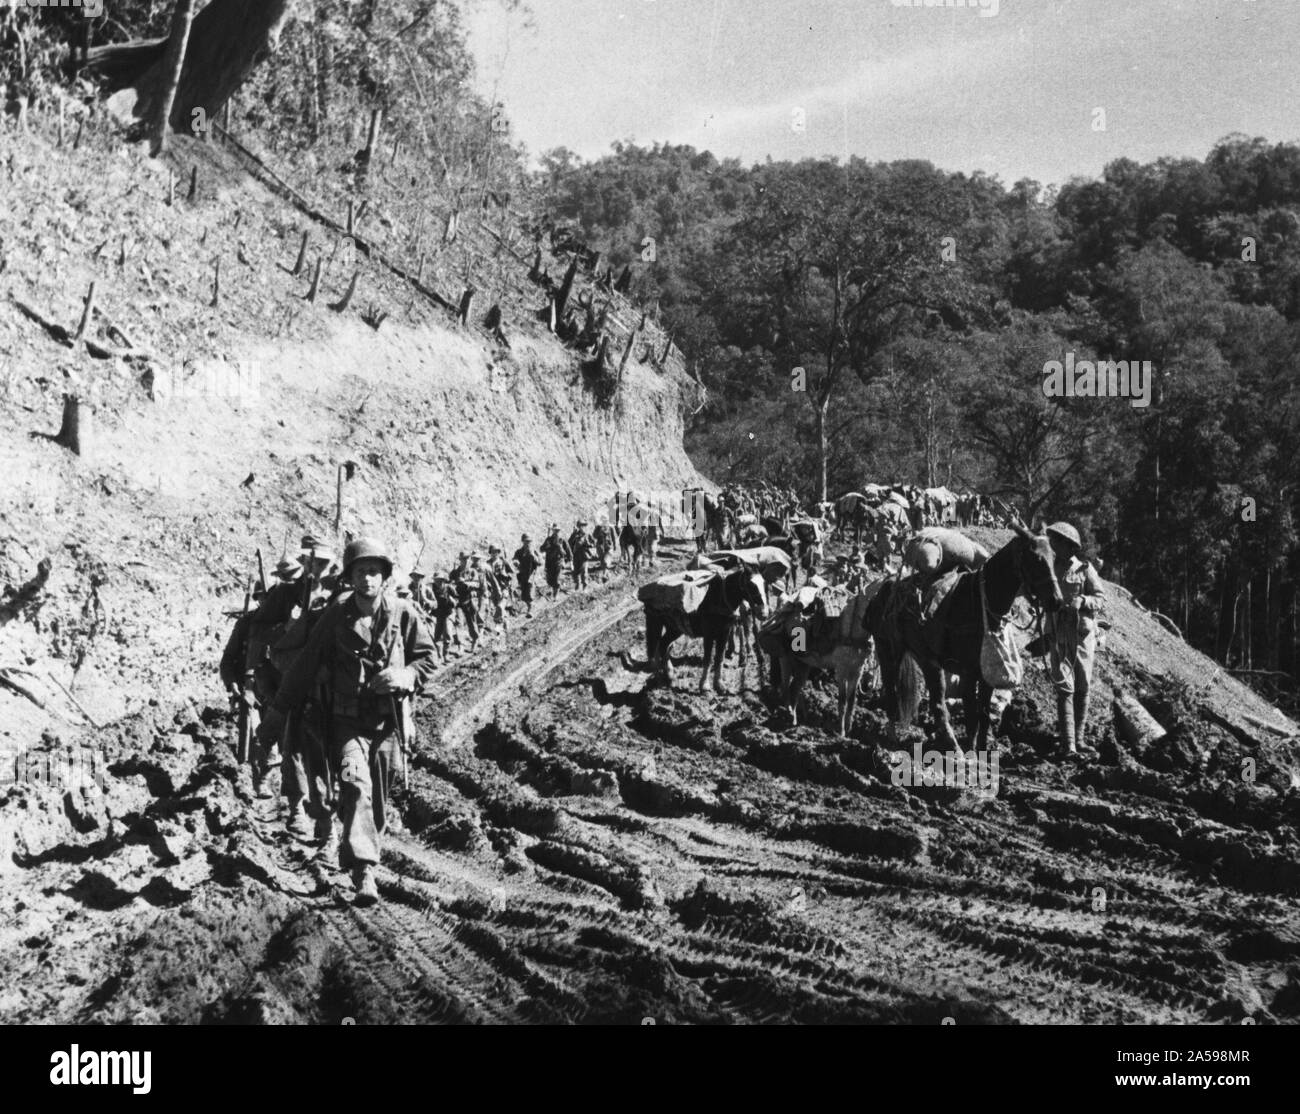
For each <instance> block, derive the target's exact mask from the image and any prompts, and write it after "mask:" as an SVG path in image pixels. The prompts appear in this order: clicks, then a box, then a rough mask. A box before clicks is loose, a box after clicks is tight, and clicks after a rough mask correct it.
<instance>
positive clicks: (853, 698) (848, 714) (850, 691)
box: [840, 658, 866, 738]
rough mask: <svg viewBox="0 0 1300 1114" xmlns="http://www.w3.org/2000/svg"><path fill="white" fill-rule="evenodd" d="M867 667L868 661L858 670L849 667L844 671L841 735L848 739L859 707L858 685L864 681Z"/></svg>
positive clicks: (841, 684)
mask: <svg viewBox="0 0 1300 1114" xmlns="http://www.w3.org/2000/svg"><path fill="white" fill-rule="evenodd" d="M865 666H866V659H865V658H864V659H863V660H862V664H861V665H860V666H859V667H858V668H856V669H855V668H853V666H852V664H850V665H849V667H848V668H847V670H844V672H843V676H842V679H841V680H840V709H841V713H840V734H841V735H843V736H844V737H845V738H848V734H849V731H850V730H851V729H852V727H853V713H854V712H855V711H856V710H857V707H858V684H859V682H860V681H861V680H862V670H863V668H864V667H865Z"/></svg>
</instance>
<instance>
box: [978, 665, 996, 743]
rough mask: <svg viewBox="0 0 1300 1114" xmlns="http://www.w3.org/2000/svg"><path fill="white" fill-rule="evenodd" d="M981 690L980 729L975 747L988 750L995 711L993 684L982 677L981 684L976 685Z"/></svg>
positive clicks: (979, 703) (979, 701) (979, 702)
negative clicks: (993, 711)
mask: <svg viewBox="0 0 1300 1114" xmlns="http://www.w3.org/2000/svg"><path fill="white" fill-rule="evenodd" d="M976 688H977V689H978V690H979V699H978V700H977V702H976V703H977V704H978V705H979V730H978V731H977V732H976V733H975V747H976V749H977V750H987V749H988V745H989V731H990V730H991V729H992V726H993V713H992V710H991V707H990V706H991V705H992V703H993V686H992V685H989V684H986V683H985V681H984V678H983V677H981V678H980V681H979V684H978V685H976Z"/></svg>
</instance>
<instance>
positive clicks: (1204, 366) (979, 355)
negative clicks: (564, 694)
mask: <svg viewBox="0 0 1300 1114" xmlns="http://www.w3.org/2000/svg"><path fill="white" fill-rule="evenodd" d="M541 161H542V168H541V171H540V174H539V179H540V184H541V188H542V190H543V198H544V202H545V205H546V207H547V208H548V209H549V210H550V211H551V212H552V213H553V214H554V215H555V216H556V217H557V218H558V219H561V220H564V221H568V222H571V223H572V224H573V225H574V226H575V227H576V228H577V229H578V230H580V233H579V234H580V235H581V236H583V237H584V238H586V239H587V240H589V241H590V242H592V244H593V246H595V247H598V248H601V249H603V250H606V251H608V252H609V253H610V259H611V262H613V263H614V264H615V265H616V266H619V265H621V264H623V263H625V262H629V261H631V262H635V263H636V265H637V266H636V269H637V271H638V277H637V280H636V282H637V287H636V289H637V292H638V295H639V296H640V297H641V298H642V299H644V300H645V301H646V302H651V303H657V304H658V305H659V307H660V310H661V312H662V314H663V315H664V318H665V319H666V321H667V322H668V323H669V325H670V327H672V328H673V329H675V331H676V335H677V338H678V341H679V343H680V344H681V346H682V348H683V350H684V351H686V352H687V354H688V355H689V356H690V357H691V359H693V360H694V361H695V367H696V369H697V371H698V373H699V375H700V376H701V378H702V380H703V382H704V383H705V384H706V385H707V386H708V388H709V390H710V403H709V405H708V406H707V407H706V408H705V409H704V410H703V411H701V412H700V413H699V414H698V415H697V417H696V420H695V424H694V426H693V427H692V429H691V434H690V437H691V440H690V444H689V447H690V449H691V452H692V454H693V457H694V459H696V460H697V461H698V462H699V464H700V466H701V468H702V469H703V470H704V471H705V472H707V473H709V474H711V475H712V476H714V477H715V478H716V479H717V480H718V481H720V482H722V481H726V480H735V481H739V482H750V481H756V480H768V481H771V482H774V483H777V484H782V485H786V484H792V485H794V486H796V487H797V488H798V489H799V490H800V491H801V494H803V495H804V496H806V497H807V498H809V499H811V498H822V497H824V496H829V497H830V498H834V497H836V496H837V495H840V494H842V493H843V492H845V491H848V490H851V489H853V488H855V487H857V486H859V485H861V484H862V483H864V482H866V481H871V480H897V481H907V482H914V483H921V484H925V485H931V484H937V483H941V484H945V485H947V486H949V487H953V488H966V487H969V488H974V489H977V490H981V491H984V492H988V493H990V494H997V495H1000V496H1002V497H1003V498H1005V499H1007V500H1008V501H1010V502H1011V503H1013V505H1015V506H1017V507H1018V508H1019V510H1020V512H1021V513H1022V515H1024V517H1025V518H1026V519H1027V520H1028V519H1031V518H1034V517H1045V518H1048V519H1055V518H1060V517H1065V518H1069V519H1071V520H1072V521H1074V522H1076V523H1077V524H1078V525H1079V526H1080V528H1081V529H1082V531H1083V532H1084V534H1085V537H1086V538H1087V540H1088V542H1089V544H1090V546H1091V547H1092V549H1093V551H1094V552H1095V553H1096V554H1097V555H1098V556H1100V557H1102V558H1103V559H1104V561H1105V567H1106V570H1107V573H1108V575H1110V576H1112V577H1113V578H1115V579H1117V580H1119V581H1120V582H1122V583H1124V584H1125V585H1126V586H1128V587H1129V588H1130V589H1131V590H1133V591H1134V592H1136V593H1137V594H1138V595H1139V597H1140V598H1141V599H1143V600H1144V601H1145V602H1146V603H1147V604H1148V606H1150V607H1152V608H1154V609H1156V610H1158V611H1160V612H1161V613H1162V614H1163V615H1164V616H1166V617H1167V618H1168V619H1169V620H1170V621H1171V622H1172V623H1173V624H1175V625H1176V626H1177V627H1178V628H1179V629H1180V630H1181V631H1182V632H1183V633H1184V634H1185V635H1186V636H1187V637H1188V639H1189V640H1190V641H1192V642H1194V643H1195V644H1197V645H1198V646H1200V647H1201V648H1203V649H1206V650H1207V651H1209V652H1211V653H1213V654H1214V656H1215V657H1216V658H1218V660H1220V661H1223V662H1225V663H1226V664H1227V665H1228V666H1230V667H1232V668H1233V669H1234V670H1236V671H1238V672H1240V673H1241V674H1242V675H1244V676H1248V677H1250V678H1251V679H1252V680H1253V681H1254V682H1256V683H1258V684H1259V685H1260V686H1261V687H1262V688H1264V689H1265V690H1266V691H1269V692H1270V693H1273V694H1275V695H1278V696H1279V697H1280V698H1282V699H1287V698H1288V697H1290V698H1292V699H1293V698H1294V677H1295V672H1296V667H1297V627H1296V611H1297V601H1296V578H1297V573H1298V572H1300V549H1298V548H1297V536H1296V525H1295V518H1296V509H1297V478H1298V477H1300V462H1298V461H1297V458H1296V452H1295V447H1296V445H1297V443H1298V440H1300V439H1298V437H1297V433H1298V431H1300V409H1298V407H1297V404H1298V403H1300V380H1298V378H1297V367H1298V364H1297V350H1298V346H1300V147H1297V146H1295V145H1291V144H1277V145H1273V144H1270V143H1268V142H1266V141H1265V140H1263V139H1252V138H1248V137H1245V136H1239V135H1234V136H1229V137H1227V138H1225V139H1224V140H1222V141H1221V142H1220V143H1219V144H1218V145H1217V146H1215V148H1214V149H1213V150H1212V151H1211V152H1210V153H1209V155H1208V156H1207V157H1206V158H1205V159H1204V160H1196V159H1161V160H1159V161H1157V162H1155V163H1152V164H1149V165H1139V164H1138V163H1135V162H1132V161H1130V160H1119V161H1116V162H1114V163H1112V164H1111V165H1109V166H1108V167H1106V169H1105V172H1104V173H1103V175H1102V176H1101V178H1100V180H1095V181H1094V180H1084V179H1076V180H1072V181H1070V182H1068V183H1067V184H1065V185H1064V186H1063V187H1060V188H1059V189H1057V188H1047V189H1044V188H1043V187H1042V186H1041V185H1040V184H1039V183H1037V182H1033V181H1020V182H1017V183H1015V185H1013V186H1011V187H1010V188H1007V187H1006V186H1004V185H1003V184H1002V183H1000V182H999V181H998V180H996V179H994V178H990V177H987V176H985V175H982V174H974V175H964V174H950V173H945V172H944V171H941V170H938V169H936V168H935V167H934V166H932V165H930V164H929V163H924V162H914V161H908V162H895V163H891V164H888V165H885V164H881V163H871V162H869V161H867V160H864V159H860V158H854V159H852V160H851V161H850V162H849V163H848V164H847V165H845V164H842V163H838V162H836V161H813V160H806V161H803V162H799V163H775V162H770V161H769V162H768V163H766V164H765V165H759V166H755V167H752V168H749V169H746V168H744V167H742V166H741V165H740V164H739V163H737V162H735V161H734V160H723V161H719V160H718V159H716V158H714V157H713V156H712V155H711V154H709V153H708V152H702V151H696V150H693V149H691V148H689V147H673V146H654V147H651V148H641V147H637V146H631V145H624V144H615V146H614V148H613V151H612V153H611V154H609V155H608V156H606V157H604V158H602V159H599V160H596V161H594V162H588V163H582V162H580V161H579V160H577V159H576V158H575V157H574V156H573V155H572V154H571V153H570V152H568V151H565V150H558V151H553V152H549V153H547V154H546V155H544V156H543V157H542V160H541ZM1070 354H1073V358H1074V359H1076V360H1079V361H1083V360H1097V359H1102V360H1126V361H1131V362H1136V361H1150V364H1151V372H1152V374H1151V382H1150V385H1149V387H1150V392H1151V394H1150V401H1149V405H1145V406H1141V405H1133V404H1132V403H1133V401H1134V400H1130V399H1122V398H1091V397H1079V398H1056V397H1053V398H1049V397H1047V396H1046V394H1045V392H1044V389H1043V388H1044V378H1045V376H1044V368H1045V365H1046V364H1047V363H1048V362H1049V361H1063V362H1064V361H1066V360H1067V357H1069V355H1070ZM1286 675H1289V676H1286Z"/></svg>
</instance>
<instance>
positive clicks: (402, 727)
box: [388, 696, 411, 789]
mask: <svg viewBox="0 0 1300 1114" xmlns="http://www.w3.org/2000/svg"><path fill="white" fill-rule="evenodd" d="M388 699H389V702H390V703H391V704H392V707H393V721H394V722H395V723H396V724H397V745H398V747H399V749H400V750H401V752H402V788H403V789H406V788H407V787H408V781H407V776H406V750H407V747H408V746H409V745H410V738H411V729H410V723H409V722H408V720H407V717H408V716H409V715H410V714H411V705H410V701H409V698H408V697H405V696H390V697H389V698H388Z"/></svg>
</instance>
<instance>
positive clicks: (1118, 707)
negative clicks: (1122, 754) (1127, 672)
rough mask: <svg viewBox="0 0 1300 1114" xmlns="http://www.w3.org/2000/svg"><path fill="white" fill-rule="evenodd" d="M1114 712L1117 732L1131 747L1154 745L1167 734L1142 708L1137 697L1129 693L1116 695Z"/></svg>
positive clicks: (1153, 717) (1158, 722)
mask: <svg viewBox="0 0 1300 1114" xmlns="http://www.w3.org/2000/svg"><path fill="white" fill-rule="evenodd" d="M1114 710H1115V727H1116V730H1118V732H1119V734H1120V737H1121V738H1123V739H1124V741H1125V742H1127V743H1129V744H1131V745H1135V746H1142V745H1145V744H1146V743H1153V742H1155V741H1156V740H1157V739H1163V738H1164V737H1165V735H1166V734H1167V732H1166V731H1165V729H1164V728H1163V727H1161V726H1160V721H1159V720H1157V719H1156V718H1155V716H1153V715H1152V714H1151V713H1150V712H1148V711H1147V710H1146V708H1144V707H1143V706H1142V704H1141V703H1140V702H1139V701H1138V699H1137V697H1135V696H1132V695H1131V694H1129V693H1127V692H1121V693H1117V694H1116V696H1115V702H1114Z"/></svg>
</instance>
